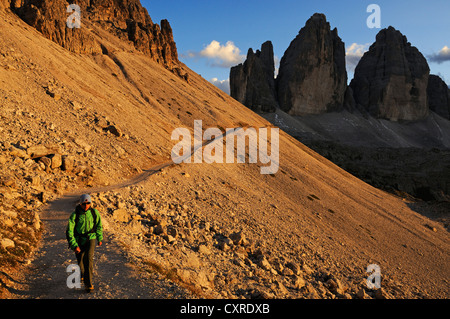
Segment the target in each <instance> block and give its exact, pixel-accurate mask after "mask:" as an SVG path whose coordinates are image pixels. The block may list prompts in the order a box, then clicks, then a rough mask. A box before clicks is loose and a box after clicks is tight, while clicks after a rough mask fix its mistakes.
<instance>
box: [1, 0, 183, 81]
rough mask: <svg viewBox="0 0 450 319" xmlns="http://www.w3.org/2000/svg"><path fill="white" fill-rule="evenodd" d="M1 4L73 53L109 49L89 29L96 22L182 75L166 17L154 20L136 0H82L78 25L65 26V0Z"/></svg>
mask: <svg viewBox="0 0 450 319" xmlns="http://www.w3.org/2000/svg"><path fill="white" fill-rule="evenodd" d="M3 3H4V4H3V6H5V7H9V8H11V10H12V11H14V12H15V13H17V15H18V16H19V17H20V18H22V19H23V20H24V21H25V22H27V23H28V24H29V25H31V26H32V27H34V28H36V30H38V31H39V32H41V33H42V34H43V35H44V36H45V37H47V38H48V39H50V40H52V41H54V42H56V43H58V44H59V45H61V46H62V47H64V48H66V49H68V50H70V51H71V52H74V53H80V54H102V53H107V52H105V51H107V50H108V48H107V47H105V46H104V45H103V43H102V41H101V39H100V38H99V37H98V36H97V35H96V32H95V31H93V30H92V24H94V25H98V26H100V27H101V28H103V29H105V30H107V31H108V32H110V33H112V34H114V35H115V36H117V37H118V38H120V39H122V40H125V41H130V42H132V43H133V45H134V46H135V48H136V49H137V50H139V51H141V52H143V53H144V54H146V55H148V56H150V57H151V58H152V59H153V60H155V61H156V62H158V63H160V64H162V65H164V66H165V67H167V68H168V69H169V70H172V71H173V72H175V73H177V74H179V75H180V76H184V75H185V73H183V72H182V71H181V66H180V62H179V60H178V53H177V48H176V44H175V41H174V39H173V33H172V28H171V26H170V24H169V22H168V21H167V20H162V21H161V23H160V25H158V24H156V23H153V21H152V19H151V18H150V16H149V14H148V12H147V10H146V9H145V8H144V7H142V5H141V3H140V1H139V0H107V1H103V0H102V1H98V0H94V1H87V0H81V1H78V2H77V3H76V4H77V5H78V6H79V7H80V11H81V12H80V15H81V19H80V22H81V27H80V28H76V27H74V28H68V27H67V20H68V18H69V16H70V15H71V13H72V12H74V11H72V10H69V12H67V7H68V2H67V1H64V0H44V1H36V0H23V1H22V0H20V1H16V0H9V1H4V2H3Z"/></svg>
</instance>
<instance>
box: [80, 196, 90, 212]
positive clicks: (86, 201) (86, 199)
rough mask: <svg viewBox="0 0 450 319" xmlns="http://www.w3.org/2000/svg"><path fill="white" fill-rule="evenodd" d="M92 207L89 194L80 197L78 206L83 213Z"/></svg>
mask: <svg viewBox="0 0 450 319" xmlns="http://www.w3.org/2000/svg"><path fill="white" fill-rule="evenodd" d="M91 205H92V199H91V196H89V194H84V195H82V196H81V197H80V206H81V208H82V209H83V210H84V211H87V210H88V209H89V208H91Z"/></svg>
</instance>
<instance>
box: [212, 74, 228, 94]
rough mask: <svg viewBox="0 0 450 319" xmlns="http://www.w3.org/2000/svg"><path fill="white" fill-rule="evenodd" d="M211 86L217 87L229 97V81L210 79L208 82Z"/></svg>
mask: <svg viewBox="0 0 450 319" xmlns="http://www.w3.org/2000/svg"><path fill="white" fill-rule="evenodd" d="M209 82H211V83H212V84H214V85H215V86H217V87H218V88H219V89H221V90H222V91H224V92H225V93H226V94H228V95H230V80H229V79H226V80H219V79H218V78H212V79H211V80H209Z"/></svg>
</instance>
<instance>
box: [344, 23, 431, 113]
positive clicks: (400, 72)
mask: <svg viewBox="0 0 450 319" xmlns="http://www.w3.org/2000/svg"><path fill="white" fill-rule="evenodd" d="M429 73H430V68H429V67H428V63H427V61H426V59H425V57H424V56H423V55H422V54H421V53H420V52H419V50H418V49H417V48H415V47H413V46H412V45H411V43H409V42H408V40H407V38H406V37H405V36H404V35H403V34H401V33H400V31H397V30H396V29H394V28H393V27H389V28H387V29H383V30H381V31H380V32H379V33H378V34H377V36H376V41H375V43H373V44H372V45H371V46H370V48H369V50H368V51H367V52H366V53H365V54H364V55H363V57H362V58H361V60H360V61H359V63H358V65H357V67H356V69H355V76H354V78H353V80H352V81H351V83H350V87H351V88H352V90H353V96H354V99H355V102H356V105H357V107H358V108H359V109H361V110H363V111H365V112H368V113H369V114H370V115H372V116H374V117H376V118H383V119H388V120H393V121H397V120H408V121H415V120H420V119H423V118H425V117H426V116H427V115H428V113H429V112H428V103H427V86H428V77H429Z"/></svg>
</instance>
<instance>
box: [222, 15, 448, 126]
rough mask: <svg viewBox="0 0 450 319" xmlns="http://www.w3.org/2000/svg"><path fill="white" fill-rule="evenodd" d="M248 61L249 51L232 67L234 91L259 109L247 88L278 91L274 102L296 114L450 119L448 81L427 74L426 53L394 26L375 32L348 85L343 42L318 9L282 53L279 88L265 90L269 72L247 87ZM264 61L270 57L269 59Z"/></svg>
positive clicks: (234, 95) (231, 78) (270, 94)
mask: <svg viewBox="0 0 450 319" xmlns="http://www.w3.org/2000/svg"><path fill="white" fill-rule="evenodd" d="M251 51H252V50H251ZM246 65H247V66H246ZM248 65H254V59H253V58H252V57H251V56H250V58H248V59H247V61H246V62H245V63H244V64H243V65H239V66H236V67H233V68H232V69H231V72H230V88H231V96H232V97H234V98H235V99H237V100H238V101H239V102H241V103H243V104H244V105H246V106H247V107H249V108H251V109H254V110H256V111H258V110H259V109H260V108H258V107H257V105H258V103H260V102H258V101H257V100H256V99H255V101H253V100H252V99H245V98H244V97H245V96H246V94H248V95H249V96H255V95H258V94H257V93H256V92H258V93H259V95H261V96H266V95H267V94H268V93H269V96H270V99H272V96H275V99H276V102H277V103H271V104H270V105H275V106H277V107H279V108H280V109H281V110H283V111H284V112H287V113H288V114H290V115H294V116H296V115H299V116H301V115H311V114H323V113H328V112H339V111H342V110H344V109H346V110H348V111H350V112H360V113H362V114H363V115H364V116H367V115H369V116H372V117H374V118H377V119H388V120H391V121H398V120H403V121H418V120H423V119H424V118H426V117H427V116H428V114H429V111H430V110H431V111H434V112H436V113H437V114H439V115H440V116H443V117H444V118H447V119H450V116H449V111H448V110H449V106H448V87H447V86H446V84H445V83H443V81H442V80H438V77H437V76H435V75H430V74H429V73H430V69H429V66H428V63H427V61H426V59H425V57H424V56H423V55H422V54H421V53H420V52H419V50H418V49H417V48H416V47H414V46H412V45H411V43H409V42H408V40H407V38H406V36H404V35H403V34H401V32H400V31H398V30H396V29H395V28H393V27H391V26H390V27H388V28H386V29H382V30H381V31H380V32H379V33H378V34H377V37H376V41H375V42H374V43H373V44H372V46H371V47H370V48H369V50H368V52H366V53H365V54H364V56H363V57H362V58H361V60H360V61H359V63H358V66H357V67H356V70H355V75H354V78H353V79H352V81H351V83H350V85H347V73H346V67H345V48H344V43H343V42H342V41H341V39H340V38H339V36H338V34H337V29H336V28H335V29H333V30H331V29H330V24H329V23H328V22H327V21H326V17H325V16H324V15H323V14H319V13H316V14H314V15H313V16H312V17H311V18H310V19H309V20H308V21H307V22H306V24H305V26H304V27H303V28H302V29H301V30H300V32H299V34H298V35H297V37H296V38H295V39H294V40H293V41H292V42H291V44H290V46H289V48H288V49H287V50H286V52H285V53H284V56H283V58H282V59H281V63H280V70H279V74H278V76H277V78H276V80H275V83H276V90H275V94H272V93H271V91H270V90H267V88H266V87H267V83H266V78H265V77H261V76H259V77H255V80H253V82H254V83H256V85H253V86H252V87H251V88H249V85H248V84H247V81H244V80H243V79H244V78H245V77H244V76H243V74H247V73H246V72H244V71H243V70H244V68H245V66H246V68H247V69H248V68H249V67H248ZM265 65H271V63H270V62H268V61H266V62H265ZM429 78H430V79H429ZM264 85H265V87H264V88H262V87H263V86H264ZM269 87H270V85H269ZM258 88H259V91H258ZM253 99H254V98H253ZM261 111H263V112H274V110H273V109H272V110H261Z"/></svg>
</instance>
